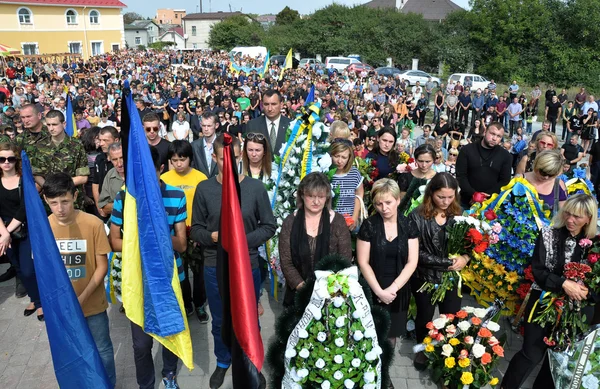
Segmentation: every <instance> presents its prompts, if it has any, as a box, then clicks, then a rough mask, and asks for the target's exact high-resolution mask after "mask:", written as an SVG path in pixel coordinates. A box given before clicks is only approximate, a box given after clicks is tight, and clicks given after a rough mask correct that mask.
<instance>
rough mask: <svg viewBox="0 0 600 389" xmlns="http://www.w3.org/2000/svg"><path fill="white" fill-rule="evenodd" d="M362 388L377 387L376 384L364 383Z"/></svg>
mask: <svg viewBox="0 0 600 389" xmlns="http://www.w3.org/2000/svg"><path fill="white" fill-rule="evenodd" d="M363 389H377V385H375V384H366V385H365V386H363Z"/></svg>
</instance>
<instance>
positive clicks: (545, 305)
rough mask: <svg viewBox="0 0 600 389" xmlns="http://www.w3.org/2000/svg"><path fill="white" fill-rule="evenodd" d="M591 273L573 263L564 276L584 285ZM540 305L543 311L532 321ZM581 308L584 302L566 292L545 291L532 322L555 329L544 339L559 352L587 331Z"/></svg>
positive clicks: (582, 265) (568, 264) (531, 316)
mask: <svg viewBox="0 0 600 389" xmlns="http://www.w3.org/2000/svg"><path fill="white" fill-rule="evenodd" d="M590 245H591V242H590ZM591 271H592V269H591V267H589V266H588V265H586V264H585V263H577V262H570V263H567V264H565V268H564V276H565V278H566V279H567V280H571V281H574V282H576V283H578V284H581V285H583V284H584V283H585V280H586V278H587V277H588V273H590V272H591ZM538 303H539V304H540V306H541V307H542V309H541V311H540V312H539V313H538V314H537V316H536V317H535V318H533V316H534V312H536V307H537V305H538ZM584 303H585V302H584ZM581 308H582V302H581V301H577V300H573V299H571V298H570V297H569V296H567V295H566V294H565V293H548V292H542V295H541V297H540V299H539V300H538V301H536V303H535V305H534V306H533V309H532V310H531V314H530V315H529V321H530V322H531V321H532V319H533V322H534V323H538V324H539V325H541V326H542V327H546V326H548V325H550V326H552V333H551V335H550V337H545V338H544V343H546V345H548V346H549V347H552V348H553V349H555V350H557V351H562V350H565V349H566V348H568V347H570V346H571V344H572V343H573V341H574V340H575V337H576V336H577V335H580V334H582V333H583V332H584V331H585V330H586V329H587V328H586V327H587V325H586V323H585V315H583V316H582V314H581Z"/></svg>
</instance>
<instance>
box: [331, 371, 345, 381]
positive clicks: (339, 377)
mask: <svg viewBox="0 0 600 389" xmlns="http://www.w3.org/2000/svg"><path fill="white" fill-rule="evenodd" d="M333 378H335V379H336V380H338V381H339V380H341V379H342V378H344V373H342V372H341V371H339V370H338V371H336V372H335V373H333Z"/></svg>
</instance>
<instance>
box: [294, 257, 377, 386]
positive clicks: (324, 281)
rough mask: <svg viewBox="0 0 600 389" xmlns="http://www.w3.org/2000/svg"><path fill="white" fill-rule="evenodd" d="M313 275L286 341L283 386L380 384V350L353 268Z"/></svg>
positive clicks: (354, 268) (356, 273)
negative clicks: (312, 285)
mask: <svg viewBox="0 0 600 389" xmlns="http://www.w3.org/2000/svg"><path fill="white" fill-rule="evenodd" d="M316 276H317V281H316V283H315V288H314V290H313V295H312V297H311V302H310V303H309V306H308V307H307V308H306V310H305V313H304V316H303V318H302V319H301V320H300V322H299V323H298V324H297V325H296V328H295V329H294V331H293V332H292V334H291V335H290V338H289V339H288V342H287V346H286V351H285V360H286V364H285V366H286V373H285V376H284V379H283V384H284V387H286V388H298V389H299V388H302V387H304V386H305V385H307V384H309V383H310V384H312V385H313V386H315V387H316V386H318V387H320V388H323V389H329V388H332V389H334V388H348V389H350V388H366V389H375V388H377V387H379V385H380V384H381V358H380V356H381V354H382V352H383V351H382V349H381V347H380V346H379V343H378V340H377V333H376V331H375V328H374V326H373V319H372V318H371V317H370V316H371V314H370V311H369V310H368V308H367V307H365V306H364V304H361V303H360V301H363V300H364V294H363V293H364V292H363V291H362V288H360V285H359V284H358V270H357V268H356V267H355V266H354V267H351V268H347V269H345V270H343V271H341V272H338V273H333V272H325V271H317V272H316ZM359 288H360V289H359ZM361 294H362V297H361ZM367 306H368V304H367Z"/></svg>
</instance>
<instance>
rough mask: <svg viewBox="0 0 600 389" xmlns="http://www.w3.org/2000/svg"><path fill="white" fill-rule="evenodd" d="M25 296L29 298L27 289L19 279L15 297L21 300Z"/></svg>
mask: <svg viewBox="0 0 600 389" xmlns="http://www.w3.org/2000/svg"><path fill="white" fill-rule="evenodd" d="M25 296H27V289H25V285H23V283H22V282H21V280H20V279H19V277H17V284H16V286H15V297H16V298H18V299H20V298H23V297H25Z"/></svg>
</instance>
